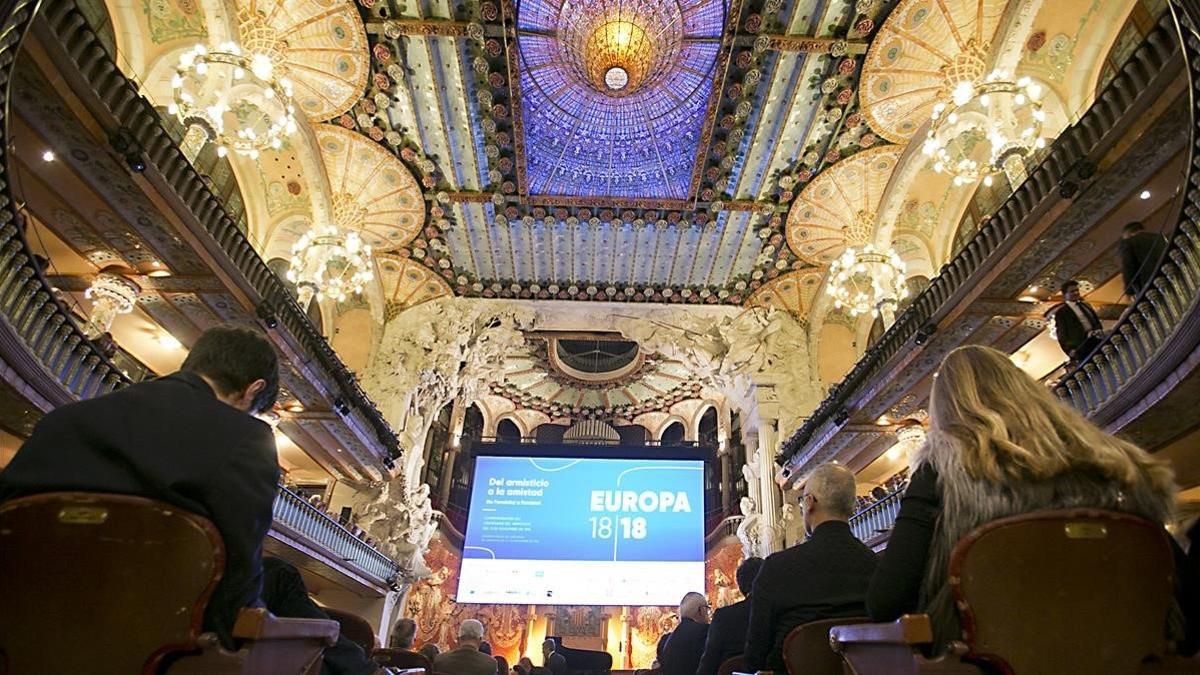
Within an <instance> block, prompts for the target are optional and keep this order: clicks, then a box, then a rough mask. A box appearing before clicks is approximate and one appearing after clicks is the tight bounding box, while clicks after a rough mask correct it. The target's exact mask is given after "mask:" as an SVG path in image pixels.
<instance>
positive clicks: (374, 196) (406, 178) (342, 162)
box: [316, 124, 425, 251]
mask: <svg viewBox="0 0 1200 675" xmlns="http://www.w3.org/2000/svg"><path fill="white" fill-rule="evenodd" d="M316 136H317V145H318V147H320V149H321V159H322V160H323V161H324V163H325V173H326V175H327V176H328V177H329V187H330V190H331V194H332V199H333V217H334V224H336V225H338V226H339V227H341V228H342V229H345V230H352V231H355V232H358V233H359V235H360V236H361V237H362V239H363V241H364V242H365V243H367V244H368V245H370V246H371V248H373V249H375V250H376V251H391V250H395V249H397V248H399V247H401V246H404V245H405V244H407V243H409V242H410V241H412V239H413V237H415V236H416V235H417V233H418V232H419V231H420V230H421V226H422V225H424V223H425V199H424V197H423V196H422V194H421V188H420V187H419V186H418V185H417V181H416V180H415V179H413V177H412V174H411V173H409V172H408V169H406V168H405V167H404V165H403V164H401V163H400V160H398V159H397V158H396V156H395V155H393V154H391V153H390V152H388V151H387V150H384V149H383V148H382V147H380V145H379V144H378V143H375V142H373V141H371V140H370V139H369V138H366V137H364V136H362V135H361V134H356V133H354V132H352V131H348V130H346V129H343V128H341V127H338V126H334V125H332V124H321V125H318V126H317V127H316Z"/></svg>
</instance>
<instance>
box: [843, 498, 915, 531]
mask: <svg viewBox="0 0 1200 675" xmlns="http://www.w3.org/2000/svg"><path fill="white" fill-rule="evenodd" d="M903 495H904V491H903V490H896V491H895V492H892V493H890V494H888V495H887V496H886V497H883V498H881V499H880V500H879V501H877V502H875V503H874V504H871V505H869V506H867V507H866V508H864V509H862V510H861V511H859V512H858V513H856V514H854V515H853V516H851V517H850V531H851V532H853V533H854V536H856V537H858V538H859V540H860V541H863V542H868V541H871V540H872V539H876V538H878V537H879V536H880V535H881V534H884V533H885V532H887V531H889V530H891V529H892V525H894V524H895V523H896V514H898V513H900V497H902V496H903Z"/></svg>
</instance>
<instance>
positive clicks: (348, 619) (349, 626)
mask: <svg viewBox="0 0 1200 675" xmlns="http://www.w3.org/2000/svg"><path fill="white" fill-rule="evenodd" d="M321 610H322V611H323V612H325V613H326V614H328V615H329V618H331V619H333V620H334V621H336V622H338V626H340V627H341V634H342V635H344V636H345V637H346V638H347V639H348V640H350V641H351V642H353V643H354V644H356V645H358V646H359V647H362V650H363V654H366V655H368V656H369V655H370V654H371V653H372V652H374V651H375V645H376V640H375V629H374V628H371V624H370V623H367V620H366V619H364V618H362V617H361V616H359V615H357V614H355V613H353V612H347V611H345V610H341V609H334V608H332V607H322V608H321Z"/></svg>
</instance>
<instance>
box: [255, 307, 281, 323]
mask: <svg viewBox="0 0 1200 675" xmlns="http://www.w3.org/2000/svg"><path fill="white" fill-rule="evenodd" d="M254 313H255V314H257V315H258V318H259V319H261V320H262V322H263V324H264V325H265V326H266V327H267V328H275V327H276V326H278V325H279V319H276V318H275V312H274V310H272V309H271V305H269V304H267V303H265V302H264V303H263V304H261V305H259V306H258V307H256V308H255V309H254Z"/></svg>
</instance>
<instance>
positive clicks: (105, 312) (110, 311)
mask: <svg viewBox="0 0 1200 675" xmlns="http://www.w3.org/2000/svg"><path fill="white" fill-rule="evenodd" d="M113 270H114V268H113V267H111V266H110V267H105V268H104V269H102V270H100V273H99V274H97V275H96V278H95V279H93V280H92V283H91V285H90V286H88V288H87V290H85V291H84V292H83V297H84V298H86V299H88V300H91V301H92V313H91V316H90V317H89V318H88V322H87V326H85V327H84V334H85V335H87V336H88V337H89V338H96V337H99V336H101V335H104V334H105V333H107V332H108V331H109V329H110V328H112V324H113V320H115V319H116V318H117V316H118V315H120V314H128V313H130V312H132V311H133V307H134V305H136V304H137V299H138V294H139V293H141V291H142V289H141V287H139V286H138V285H137V284H135V283H134V282H132V281H130V280H129V279H127V278H125V277H124V276H123V275H121V274H118V273H117V272H115V271H113Z"/></svg>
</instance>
